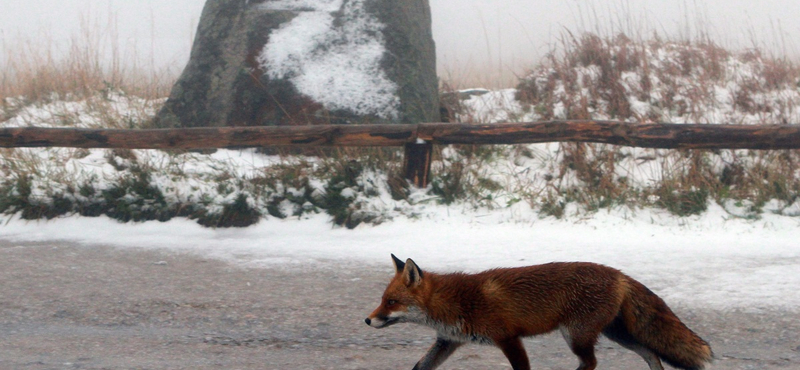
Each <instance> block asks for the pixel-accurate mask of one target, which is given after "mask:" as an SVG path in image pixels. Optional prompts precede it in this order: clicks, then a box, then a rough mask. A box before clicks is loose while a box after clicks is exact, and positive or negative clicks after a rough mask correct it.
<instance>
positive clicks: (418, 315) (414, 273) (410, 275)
mask: <svg viewBox="0 0 800 370" xmlns="http://www.w3.org/2000/svg"><path fill="white" fill-rule="evenodd" d="M392 261H393V262H394V267H395V270H396V271H397V273H396V274H395V275H394V278H393V279H392V281H390V282H389V286H387V287H386V291H384V292H383V297H382V298H381V304H380V306H378V308H376V309H375V311H372V313H371V314H370V315H369V317H367V318H366V319H365V320H364V322H366V323H367V325H369V326H371V327H373V328H385V327H387V326H389V325H393V324H397V323H401V322H419V321H420V320H421V319H422V318H423V317H424V315H423V314H422V312H421V310H420V308H419V307H420V303H421V302H420V297H421V296H422V292H423V290H424V288H425V286H424V285H425V284H424V282H423V276H422V270H420V268H419V267H417V264H416V263H414V261H413V260H411V259H410V258H409V259H407V260H406V262H403V261H401V260H400V259H398V258H397V257H395V256H394V254H393V255H392Z"/></svg>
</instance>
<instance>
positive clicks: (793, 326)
mask: <svg viewBox="0 0 800 370" xmlns="http://www.w3.org/2000/svg"><path fill="white" fill-rule="evenodd" d="M390 276H391V266H390V264H389V260H388V258H387V264H386V266H362V265H360V264H359V263H357V262H343V261H330V262H326V263H319V264H315V265H312V266H307V268H305V269H298V268H297V267H293V268H243V267H240V266H234V265H231V264H229V263H226V262H221V261H217V260H213V259H207V258H203V257H202V256H197V255H190V254H180V253H176V252H171V251H163V250H158V251H154V250H143V249H141V250H140V249H117V248H112V247H104V246H85V245H76V244H70V243H63V242H47V243H15V242H10V241H7V240H3V239H2V238H1V237H0V369H13V370H17V369H20V370H45V369H47V370H50V369H59V370H60V369H241V370H244V369H387V370H388V369H392V370H394V369H406V370H407V369H411V368H412V367H413V365H414V363H415V362H416V361H417V360H418V358H419V357H420V356H421V355H422V354H423V353H424V352H425V351H426V349H427V347H428V346H429V345H430V344H431V343H432V342H433V336H432V334H433V333H432V332H431V331H430V330H428V329H425V328H420V327H415V326H411V325H396V326H393V327H390V328H386V329H383V330H378V329H373V328H370V327H368V326H367V325H365V324H364V322H363V320H364V317H366V315H367V314H368V313H369V312H370V311H371V310H372V309H373V308H374V307H375V306H376V305H377V303H378V300H379V297H380V294H381V292H382V291H383V288H384V286H385V284H386V282H387V281H388V279H389V278H390ZM673 308H674V309H675V311H676V312H677V314H678V315H679V316H680V317H681V318H682V319H683V320H684V321H685V322H686V323H687V324H688V325H689V326H690V327H691V328H693V329H694V330H695V331H696V332H698V333H699V334H700V335H701V336H703V337H704V338H705V339H706V340H708V341H709V342H710V343H711V345H712V347H713V348H714V350H715V352H716V356H717V360H716V362H715V364H714V365H713V366H712V367H711V368H713V369H800V315H799V314H798V313H797V312H779V311H773V312H760V313H752V312H719V311H711V310H703V309H697V308H686V307H673ZM526 346H527V349H528V353H529V355H530V357H531V364H532V366H533V368H534V369H570V370H571V369H574V368H575V367H576V366H577V360H576V359H575V357H573V356H572V354H571V353H570V352H569V350H568V349H567V347H566V345H565V343H564V341H563V339H562V338H561V336H560V335H558V334H549V335H545V336H541V337H536V338H531V339H528V340H526ZM597 351H598V358H599V361H600V367H599V368H601V369H646V368H647V366H646V364H645V363H644V361H642V360H641V359H639V358H638V357H637V356H636V355H634V354H632V353H631V352H628V351H626V350H623V349H621V348H620V347H618V346H616V345H615V344H612V343H610V342H608V341H605V340H603V341H601V342H600V344H599V345H598V348H597ZM509 368H510V366H509V365H508V364H507V363H506V361H505V359H504V358H503V356H502V354H501V353H500V351H499V350H497V349H495V348H492V347H480V346H465V347H463V348H462V349H459V351H458V352H456V353H455V354H454V355H453V357H452V358H451V359H450V360H449V361H448V362H447V363H445V365H444V366H442V369H451V370H453V369H509Z"/></svg>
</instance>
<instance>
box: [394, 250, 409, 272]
mask: <svg viewBox="0 0 800 370" xmlns="http://www.w3.org/2000/svg"><path fill="white" fill-rule="evenodd" d="M392 261H393V262H394V268H395V269H396V270H397V273H398V274H399V273H402V272H403V270H404V269H405V268H406V263H405V262H403V261H401V260H400V259H399V258H397V257H395V255H394V254H392Z"/></svg>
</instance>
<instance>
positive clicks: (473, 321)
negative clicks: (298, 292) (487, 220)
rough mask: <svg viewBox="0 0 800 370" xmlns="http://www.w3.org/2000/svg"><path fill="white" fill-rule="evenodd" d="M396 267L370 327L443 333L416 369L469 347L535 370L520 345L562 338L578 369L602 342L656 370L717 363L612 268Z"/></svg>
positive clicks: (593, 363) (653, 299)
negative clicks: (535, 338) (437, 270)
mask: <svg viewBox="0 0 800 370" xmlns="http://www.w3.org/2000/svg"><path fill="white" fill-rule="evenodd" d="M392 260H393V261H394V265H395V269H396V271H397V273H396V274H395V276H394V279H392V281H391V282H389V286H388V287H386V291H385V292H384V293H383V298H381V304H380V306H378V308H376V309H375V311H373V312H372V313H371V314H370V315H369V317H368V318H367V319H366V320H364V321H365V322H366V323H367V325H369V326H372V327H374V328H385V327H387V326H390V325H393V324H397V323H401V322H411V323H417V324H422V325H426V326H429V327H431V328H433V329H435V330H436V334H437V338H436V342H435V343H434V344H433V346H432V347H431V348H430V349H429V350H428V353H426V354H425V356H423V357H422V359H420V360H419V362H417V364H416V366H414V370H433V369H435V368H437V367H438V366H439V365H441V364H442V363H443V362H444V361H445V360H446V359H447V358H448V357H449V356H450V355H451V354H453V351H455V350H456V349H457V348H458V347H459V346H461V345H462V344H464V343H468V342H472V343H479V344H490V345H495V346H497V347H500V349H501V350H502V351H503V354H505V356H506V358H508V361H509V362H511V367H512V368H513V369H514V370H530V364H529V362H528V355H527V354H526V353H525V348H524V347H523V345H522V340H521V338H522V337H526V336H532V335H537V334H543V333H548V332H551V331H554V330H556V329H559V330H560V331H561V334H562V335H563V336H564V339H566V341H567V343H568V344H569V346H570V348H571V349H572V352H573V353H574V354H575V355H576V356H578V358H579V359H580V362H581V363H580V366H579V367H578V370H592V369H595V368H596V367H597V360H596V359H595V356H594V345H595V343H596V342H597V337H598V336H599V335H600V334H601V333H602V334H604V335H605V336H606V337H608V338H609V339H611V340H613V341H615V342H617V343H619V344H620V345H622V346H623V347H625V348H628V349H630V350H632V351H634V352H636V353H637V354H639V355H640V356H641V357H642V358H644V360H645V361H647V364H648V365H650V370H663V369H664V368H663V367H662V365H661V360H664V361H665V362H667V363H668V364H670V365H672V366H674V367H676V368H680V369H703V368H704V366H705V365H706V364H707V363H710V362H711V360H712V358H713V354H712V352H711V347H710V346H709V345H708V343H706V342H705V341H704V340H703V339H702V338H700V337H699V336H697V334H695V333H694V332H693V331H691V330H690V329H689V328H687V327H686V325H684V324H683V323H682V322H681V321H680V319H678V317H677V316H675V314H674V313H672V310H670V309H669V307H667V305H666V303H664V301H663V300H661V298H659V297H658V296H656V295H655V293H653V292H652V291H650V289H647V287H645V286H644V285H642V284H641V283H639V282H638V281H636V280H634V279H632V278H631V277H629V276H627V275H625V274H623V273H622V272H620V271H619V270H616V269H613V268H611V267H607V266H603V265H598V264H594V263H587V262H565V263H548V264H544V265H537V266H528V267H519V268H500V269H494V270H488V271H484V272H481V273H478V274H464V273H453V274H434V273H430V272H427V271H425V272H423V271H422V270H421V269H420V268H419V267H418V266H417V265H416V264H415V263H414V261H413V260H411V259H410V258H409V259H407V260H406V261H405V262H403V261H401V260H399V259H398V258H397V257H395V256H394V255H392Z"/></svg>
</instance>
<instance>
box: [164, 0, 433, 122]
mask: <svg viewBox="0 0 800 370" xmlns="http://www.w3.org/2000/svg"><path fill="white" fill-rule="evenodd" d="M435 68H436V61H435V48H434V44H433V38H432V35H431V18H430V8H429V5H428V1H427V0H261V1H253V0H251V1H247V0H208V1H207V3H206V5H205V8H204V9H203V14H202V17H201V19H200V25H199V27H198V33H197V37H196V39H195V43H194V46H193V49H192V55H191V58H190V61H189V64H188V65H187V66H186V69H185V70H184V72H183V74H182V75H181V77H180V79H179V80H178V82H177V83H176V84H175V86H174V87H173V90H172V93H171V94H170V97H169V99H168V101H167V102H166V103H165V105H164V108H163V109H162V110H161V112H159V114H158V116H157V118H156V125H157V126H159V127H202V126H262V125H305V124H329V123H334V124H346V123H353V124H356V123H378V122H380V123H418V122H432V121H438V120H439V108H438V106H439V103H438V95H437V88H438V86H437V85H438V81H437V77H436V70H435Z"/></svg>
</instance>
